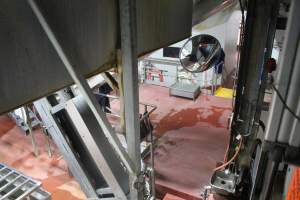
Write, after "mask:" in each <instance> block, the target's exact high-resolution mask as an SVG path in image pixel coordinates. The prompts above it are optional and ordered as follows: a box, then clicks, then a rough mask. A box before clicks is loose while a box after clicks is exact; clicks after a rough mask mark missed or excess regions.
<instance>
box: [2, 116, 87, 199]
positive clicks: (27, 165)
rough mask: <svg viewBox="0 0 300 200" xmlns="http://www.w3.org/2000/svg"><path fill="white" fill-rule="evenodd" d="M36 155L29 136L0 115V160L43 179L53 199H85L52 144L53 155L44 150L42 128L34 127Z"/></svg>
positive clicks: (45, 187) (35, 177) (29, 174)
mask: <svg viewBox="0 0 300 200" xmlns="http://www.w3.org/2000/svg"><path fill="white" fill-rule="evenodd" d="M34 135H35V138H36V141H37V144H38V150H39V156H38V157H35V156H34V154H33V150H32V145H31V139H30V137H29V136H25V134H24V132H23V131H22V130H21V129H20V128H19V127H17V126H15V123H14V122H13V121H12V120H11V119H10V118H9V117H7V116H6V115H3V116H0V137H1V138H0V162H1V163H5V164H6V165H8V166H10V167H13V168H15V169H17V170H19V171H21V172H22V173H24V174H25V175H27V176H31V177H33V178H34V179H36V180H39V181H41V182H42V187H43V188H44V189H45V190H47V191H48V192H50V193H51V194H52V199H53V200H82V199H86V197H85V195H84V194H83V193H82V192H81V190H80V186H79V184H78V183H77V182H76V181H75V180H74V179H73V178H72V177H70V176H69V173H68V168H67V165H66V163H65V161H64V160H63V159H61V156H60V154H59V152H58V150H57V148H56V147H55V145H54V144H51V147H52V150H53V156H52V157H51V158H50V157H49V156H48V153H47V148H46V140H45V137H44V135H43V133H42V132H41V130H35V131H34Z"/></svg>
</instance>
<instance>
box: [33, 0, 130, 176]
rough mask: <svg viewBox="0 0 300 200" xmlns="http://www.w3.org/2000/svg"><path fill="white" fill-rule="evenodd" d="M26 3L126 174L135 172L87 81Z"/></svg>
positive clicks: (38, 12) (41, 18)
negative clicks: (117, 156)
mask: <svg viewBox="0 0 300 200" xmlns="http://www.w3.org/2000/svg"><path fill="white" fill-rule="evenodd" d="M28 3H29V5H30V7H31V9H32V11H33V12H34V14H35V16H36V18H37V19H38V21H39V23H40V24H41V26H42V28H43V30H44V31H45V34H46V35H47V37H48V39H49V40H50V42H51V44H52V45H53V47H54V49H55V51H56V53H57V54H58V56H59V58H60V59H61V61H62V62H63V63H64V66H65V68H66V69H67V71H68V73H69V75H70V76H71V78H72V79H73V81H74V82H75V83H76V84H77V86H78V88H79V90H80V92H81V94H82V95H83V96H84V98H85V100H86V102H87V104H88V105H89V107H90V108H91V110H92V112H93V114H94V115H95V117H96V119H97V121H98V123H99V125H100V126H101V127H102V129H103V132H104V134H105V135H106V137H107V139H108V141H109V142H110V144H111V145H112V146H113V148H114V150H115V151H116V152H117V154H118V155H119V157H120V159H121V161H122V162H123V164H124V165H125V167H126V169H127V170H128V172H129V173H133V172H134V171H135V168H134V166H133V164H132V162H131V160H130V158H129V156H128V154H127V152H125V149H124V148H123V147H122V145H121V142H120V141H119V139H118V137H117V135H116V134H115V133H114V131H113V129H112V127H111V125H110V124H109V122H108V121H107V118H106V116H105V113H104V112H103V111H102V110H101V108H100V105H99V104H98V102H97V100H96V98H95V96H94V94H93V93H92V91H91V89H90V87H89V85H88V83H87V81H86V80H85V79H84V77H83V75H82V74H81V73H80V71H79V69H78V68H76V67H73V66H72V65H71V63H70V61H69V59H68V57H67V55H66V54H65V52H64V50H63V49H62V47H61V45H60V44H59V42H58V41H57V39H56V37H55V35H54V33H53V31H52V30H51V28H50V26H49V25H48V23H47V21H46V19H45V18H44V16H43V14H42V13H41V11H40V9H39V7H38V6H37V4H36V3H35V1H34V0H28Z"/></svg>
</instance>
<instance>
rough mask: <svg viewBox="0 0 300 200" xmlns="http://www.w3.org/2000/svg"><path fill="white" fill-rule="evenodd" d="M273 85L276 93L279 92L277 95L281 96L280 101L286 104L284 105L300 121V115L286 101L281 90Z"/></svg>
mask: <svg viewBox="0 0 300 200" xmlns="http://www.w3.org/2000/svg"><path fill="white" fill-rule="evenodd" d="M272 87H273V89H274V91H275V93H276V94H277V96H278V97H279V99H280V101H281V102H282V104H283V105H284V107H285V108H286V109H287V110H288V111H289V112H290V113H291V114H292V115H293V116H294V117H295V118H296V119H297V120H298V121H300V116H298V115H297V114H296V113H295V112H294V111H293V110H292V109H291V108H290V107H289V106H288V105H287V103H286V102H285V101H284V99H283V97H282V96H281V94H280V92H279V91H278V89H277V88H276V87H275V85H274V84H272Z"/></svg>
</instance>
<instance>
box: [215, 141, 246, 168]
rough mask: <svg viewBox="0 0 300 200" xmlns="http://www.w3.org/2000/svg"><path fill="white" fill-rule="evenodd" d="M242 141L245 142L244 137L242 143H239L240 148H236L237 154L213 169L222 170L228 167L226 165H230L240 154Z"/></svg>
mask: <svg viewBox="0 0 300 200" xmlns="http://www.w3.org/2000/svg"><path fill="white" fill-rule="evenodd" d="M242 143H243V137H241V139H240V143H239V146H238V149H237V150H236V152H235V154H234V155H233V156H232V158H231V159H230V160H229V161H228V162H226V163H224V164H223V165H221V166H219V167H216V168H215V169H213V171H217V170H220V169H222V168H224V167H226V166H227V165H229V164H230V163H231V162H232V161H233V160H234V159H236V157H237V156H238V154H239V152H240V150H241V147H242Z"/></svg>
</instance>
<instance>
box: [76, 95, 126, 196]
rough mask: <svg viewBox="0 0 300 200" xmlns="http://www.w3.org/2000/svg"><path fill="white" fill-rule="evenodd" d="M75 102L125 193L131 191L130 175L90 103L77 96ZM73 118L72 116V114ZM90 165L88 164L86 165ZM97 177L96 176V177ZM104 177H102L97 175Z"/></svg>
mask: <svg viewBox="0 0 300 200" xmlns="http://www.w3.org/2000/svg"><path fill="white" fill-rule="evenodd" d="M73 103H74V105H75V106H76V108H77V110H78V112H79V113H80V115H81V117H82V119H83V121H84V122H85V123H86V127H87V128H88V129H89V131H90V133H91V135H92V137H93V139H94V140H95V142H96V144H97V148H99V150H100V151H101V153H102V154H103V157H104V159H105V161H106V162H107V164H108V165H109V166H110V169H111V171H112V173H113V174H114V176H116V177H117V181H118V184H119V185H120V186H121V188H122V189H123V192H124V193H125V194H128V192H129V176H128V174H127V172H126V171H125V168H124V166H123V165H122V164H121V162H120V159H119V157H118V156H117V154H116V152H115V151H114V149H113V148H112V146H111V145H110V143H109V141H108V139H107V138H106V136H105V134H104V133H103V130H102V128H101V127H100V125H99V123H98V122H97V120H96V118H95V116H94V114H93V112H92V111H91V109H90V108H89V106H88V104H87V103H86V102H85V100H84V97H82V96H77V97H75V98H74V99H73ZM70 119H72V116H70ZM72 120H73V122H74V123H78V122H77V121H76V119H72ZM86 167H88V166H86ZM101 173H102V174H103V173H105V171H101ZM95 178H96V177H95ZM97 178H102V177H97Z"/></svg>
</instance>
